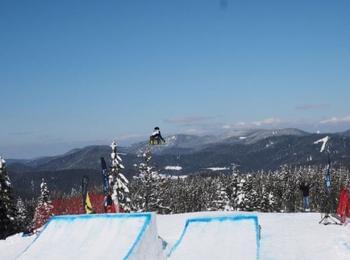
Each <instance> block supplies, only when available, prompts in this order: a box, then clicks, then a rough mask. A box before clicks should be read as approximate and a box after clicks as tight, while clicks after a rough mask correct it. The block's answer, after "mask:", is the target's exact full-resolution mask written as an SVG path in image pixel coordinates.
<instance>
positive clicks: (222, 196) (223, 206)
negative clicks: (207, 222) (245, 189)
mask: <svg viewBox="0 0 350 260" xmlns="http://www.w3.org/2000/svg"><path fill="white" fill-rule="evenodd" d="M213 185H214V187H215V193H214V196H213V198H212V201H211V207H210V209H208V210H225V211H229V210H232V207H231V206H230V199H229V197H228V195H227V191H226V187H224V185H223V183H222V182H221V180H220V178H215V179H213Z"/></svg>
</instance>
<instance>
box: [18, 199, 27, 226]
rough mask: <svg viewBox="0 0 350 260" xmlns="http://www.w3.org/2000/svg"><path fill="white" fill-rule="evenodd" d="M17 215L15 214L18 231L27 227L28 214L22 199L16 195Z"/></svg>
mask: <svg viewBox="0 0 350 260" xmlns="http://www.w3.org/2000/svg"><path fill="white" fill-rule="evenodd" d="M16 208H17V216H16V223H17V227H18V230H19V231H24V230H25V229H26V228H27V225H28V223H27V219H28V214H27V209H26V207H25V205H24V202H23V200H22V199H21V198H20V197H18V199H17V205H16Z"/></svg>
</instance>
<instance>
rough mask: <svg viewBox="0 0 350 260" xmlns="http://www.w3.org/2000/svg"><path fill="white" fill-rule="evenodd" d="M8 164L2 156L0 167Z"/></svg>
mask: <svg viewBox="0 0 350 260" xmlns="http://www.w3.org/2000/svg"><path fill="white" fill-rule="evenodd" d="M5 164H6V161H5V160H4V159H3V158H2V157H1V156H0V169H2V168H3V167H4V166H5Z"/></svg>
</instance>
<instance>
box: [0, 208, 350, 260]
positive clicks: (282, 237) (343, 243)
mask: <svg viewBox="0 0 350 260" xmlns="http://www.w3.org/2000/svg"><path fill="white" fill-rule="evenodd" d="M232 214H234V215H240V214H244V215H249V214H252V215H257V216H258V219H259V224H260V226H261V240H260V258H259V259H267V260H270V259H286V260H288V259H298V260H299V259H317V260H322V259H327V260H329V259H336V260H338V259H339V260H343V259H344V260H345V259H350V227H349V226H339V225H327V226H325V225H322V224H318V222H319V221H320V218H321V214H319V213H288V214H287V213H242V212H199V213H188V214H177V215H157V218H156V222H157V228H158V234H159V236H160V237H162V238H163V239H164V240H165V241H166V242H168V246H167V247H166V251H167V252H166V253H168V252H169V250H170V249H171V248H172V246H173V245H174V244H175V243H176V241H178V239H179V238H180V235H181V234H182V232H183V229H184V225H185V223H186V221H187V219H189V218H194V217H208V216H224V215H232ZM203 230H204V231H203V232H206V230H208V232H213V230H210V229H209V228H205V227H204V228H203ZM247 230H248V229H242V230H240V232H239V234H237V232H233V231H232V229H220V237H225V236H228V235H230V236H231V235H232V237H235V238H236V239H237V238H238V239H242V240H243V241H247V232H246V231H247ZM221 235H222V236H221ZM34 238H35V236H32V237H21V236H20V235H15V236H12V237H9V238H8V239H7V240H3V241H0V259H15V258H16V256H17V255H18V254H19V253H20V252H21V251H22V250H24V249H25V248H26V247H27V246H28V245H29V244H30V243H31V242H32V240H33V239H34ZM201 238H202V237H200V236H199V237H198V242H197V243H198V245H196V244H194V245H193V246H196V247H197V246H198V247H201V248H203V250H211V251H213V250H215V249H216V248H217V247H216V246H215V244H213V241H215V239H214V240H213V241H211V242H210V243H211V244H205V243H204V244H201V240H202V241H206V240H205V239H204V240H203V239H201ZM106 239H107V238H106ZM216 241H217V243H224V241H220V239H217V240H216ZM192 243H193V240H192ZM246 246H247V247H248V246H251V241H248V242H247V243H246ZM186 250H189V249H186ZM189 255H190V252H189V254H188V256H189ZM237 257H238V256H237V255H232V258H230V259H234V258H235V259H242V258H239V257H238V258H237ZM219 258H220V259H227V255H221V257H219ZM183 259H185V258H183ZM188 259H196V258H195V257H193V256H192V257H191V258H188ZM201 259H203V258H201Z"/></svg>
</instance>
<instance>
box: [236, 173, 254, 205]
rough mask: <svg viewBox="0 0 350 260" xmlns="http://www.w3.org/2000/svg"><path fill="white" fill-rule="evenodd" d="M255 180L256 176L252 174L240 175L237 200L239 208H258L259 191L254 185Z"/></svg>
mask: <svg viewBox="0 0 350 260" xmlns="http://www.w3.org/2000/svg"><path fill="white" fill-rule="evenodd" d="M253 181H254V177H253V176H252V175H251V174H244V175H243V174H242V175H240V181H239V184H238V192H237V197H236V201H235V205H236V207H237V210H246V211H252V210H256V209H257V208H258V205H259V203H258V193H257V190H256V189H255V187H254V186H253Z"/></svg>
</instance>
